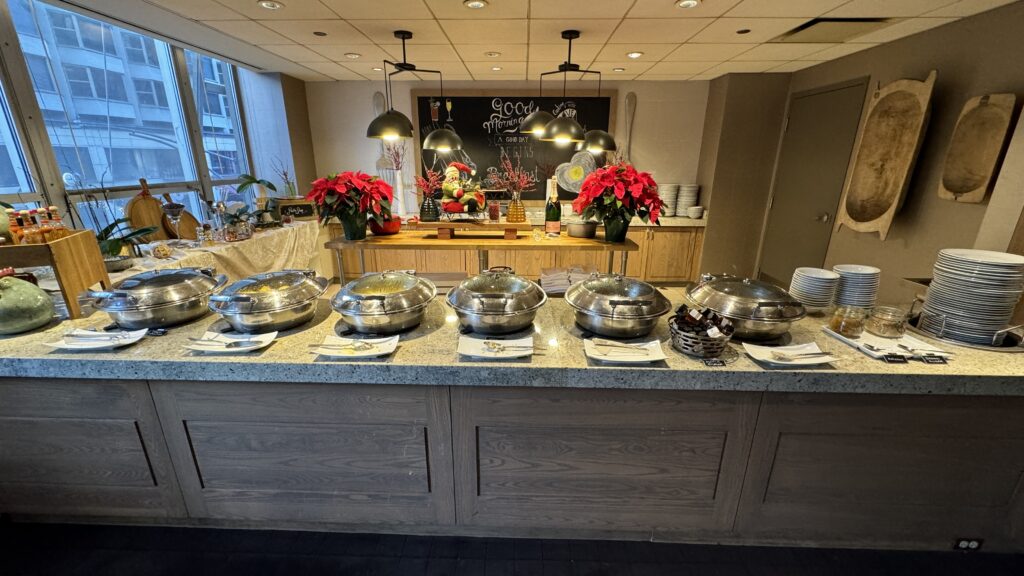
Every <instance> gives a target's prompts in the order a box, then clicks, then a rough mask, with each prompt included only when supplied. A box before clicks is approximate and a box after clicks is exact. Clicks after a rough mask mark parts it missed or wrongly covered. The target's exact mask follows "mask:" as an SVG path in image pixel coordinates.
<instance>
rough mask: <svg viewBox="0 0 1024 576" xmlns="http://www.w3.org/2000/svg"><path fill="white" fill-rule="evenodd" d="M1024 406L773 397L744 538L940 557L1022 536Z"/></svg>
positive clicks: (750, 481)
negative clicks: (892, 547) (962, 546)
mask: <svg viewBox="0 0 1024 576" xmlns="http://www.w3.org/2000/svg"><path fill="white" fill-rule="evenodd" d="M1022 415H1024V399H1021V398H970V397H926V396H874V395H871V396H868V395H835V394H767V395H765V401H764V405H763V406H762V408H761V412H760V415H759V417H758V425H757V433H756V435H755V438H754V443H753V451H752V456H751V460H750V466H749V468H748V470H747V479H746V484H745V486H744V488H743V499H742V504H741V507H740V513H739V517H738V520H737V530H738V531H739V532H740V533H741V535H742V536H744V537H752V538H785V539H788V540H809V541H814V542H839V543H844V544H850V543H856V544H860V543H864V544H867V545H872V544H877V543H879V542H887V543H890V544H892V543H905V544H911V545H915V546H926V547H930V548H935V549H943V548H946V547H947V546H949V545H950V544H951V543H952V541H953V539H954V538H957V537H971V538H975V537H976V538H985V539H986V540H987V541H988V542H987V543H986V547H994V548H1007V547H1008V546H1007V542H1008V541H1010V540H1011V539H1013V538H1016V540H1017V547H1018V548H1019V546H1020V543H1021V542H1022V541H1024V540H1022V534H1021V532H1020V529H1021V523H1022V521H1024V483H1022V479H1024V418H1022V417H1021V416H1022Z"/></svg>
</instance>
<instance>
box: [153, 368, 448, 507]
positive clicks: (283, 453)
mask: <svg viewBox="0 0 1024 576" xmlns="http://www.w3.org/2000/svg"><path fill="white" fill-rule="evenodd" d="M151 386H152V388H153V394H154V399H155V401H156V406H157V411H158V412H159V413H160V419H161V422H162V423H163V427H164V434H165V436H166V438H167V442H168V445H169V447H170V451H171V457H172V459H173V461H174V465H175V468H176V469H177V471H178V474H179V477H180V479H181V483H182V489H183V490H184V493H185V501H186V504H187V506H188V511H189V515H190V516H194V517H200V518H225V519H237V520H281V521H306V522H332V523H350V524H364V525H367V526H368V527H369V526H371V525H373V524H386V525H402V524H408V525H438V524H452V523H454V520H455V505H454V502H453V482H452V460H451V421H450V414H449V404H448V392H447V389H446V388H444V387H430V386H416V387H412V386H384V385H380V386H373V385H343V384H330V385H316V384H260V383H207V382H152V383H151Z"/></svg>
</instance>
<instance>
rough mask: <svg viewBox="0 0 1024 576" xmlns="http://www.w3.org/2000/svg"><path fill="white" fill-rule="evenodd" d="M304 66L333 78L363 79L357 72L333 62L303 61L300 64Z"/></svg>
mask: <svg viewBox="0 0 1024 576" xmlns="http://www.w3.org/2000/svg"><path fill="white" fill-rule="evenodd" d="M302 65H303V66H305V67H306V68H312V69H313V70H316V71H317V72H319V73H321V74H324V75H326V76H330V77H331V78H334V79H335V80H365V78H363V77H362V76H360V75H359V74H356V73H355V72H353V71H351V70H349V69H348V68H345V67H344V66H342V65H341V64H337V63H335V62H305V63H303V64H302Z"/></svg>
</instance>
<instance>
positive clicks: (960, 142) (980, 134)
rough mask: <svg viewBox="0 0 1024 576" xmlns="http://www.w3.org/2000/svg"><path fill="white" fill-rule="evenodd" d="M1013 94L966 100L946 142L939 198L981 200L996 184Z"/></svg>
mask: <svg viewBox="0 0 1024 576" xmlns="http://www.w3.org/2000/svg"><path fill="white" fill-rule="evenodd" d="M1016 103H1017V95H1016V94H986V95H984V96H975V97H974V98H971V99H970V100H968V101H967V104H965V105H964V108H963V110H961V112H960V118H959V119H958V120H957V122H956V130H954V131H953V138H951V139H950V141H949V150H948V151H947V152H946V163H945V165H944V166H943V168H942V178H941V179H940V180H939V198H942V199H944V200H954V201H956V202H969V203H973V204H977V203H980V202H981V201H982V200H984V199H985V196H987V195H988V193H989V192H990V191H991V189H992V185H993V184H994V183H995V173H996V169H997V168H998V166H999V160H1000V159H1001V158H1002V156H1003V152H1004V151H1005V149H1006V141H1007V138H1006V136H1007V134H1008V133H1009V130H1010V119H1011V118H1012V117H1013V106H1014V105H1015V104H1016Z"/></svg>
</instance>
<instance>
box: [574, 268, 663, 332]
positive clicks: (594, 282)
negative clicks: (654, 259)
mask: <svg viewBox="0 0 1024 576" xmlns="http://www.w3.org/2000/svg"><path fill="white" fill-rule="evenodd" d="M565 301H566V303H568V304H569V306H572V308H573V309H574V310H575V311H576V323H577V324H579V325H580V326H581V327H583V328H584V329H586V330H589V331H591V332H593V333H595V334H599V335H601V336H607V337H610V338H636V337H639V336H646V335H647V334H649V333H650V332H651V330H653V329H654V327H655V326H657V324H658V318H660V317H661V316H664V315H665V314H667V313H668V312H669V311H671V310H672V303H671V302H669V300H668V298H666V297H665V296H664V295H663V294H662V293H661V291H659V290H658V289H657V288H655V287H654V286H651V285H650V284H648V283H646V282H641V281H639V280H633V279H631V278H626V277H624V276H620V275H618V274H591V275H590V278H587V279H586V280H581V281H579V282H576V283H575V284H573V285H572V286H570V287H569V289H568V290H566V292H565Z"/></svg>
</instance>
